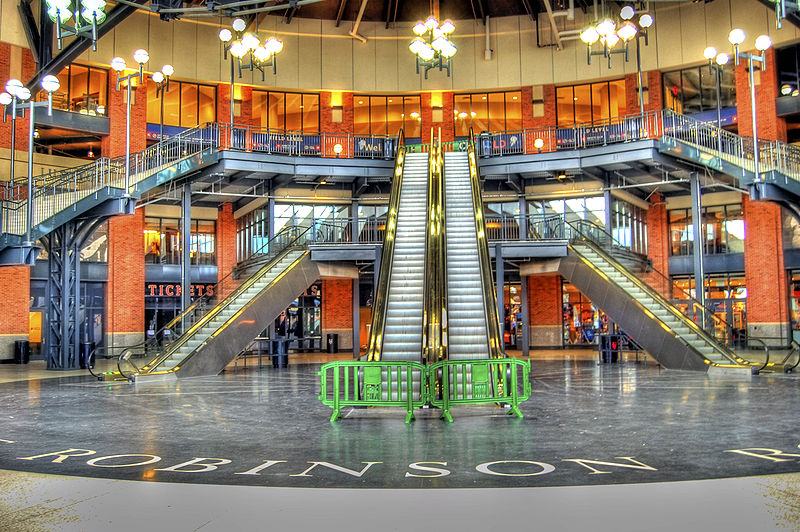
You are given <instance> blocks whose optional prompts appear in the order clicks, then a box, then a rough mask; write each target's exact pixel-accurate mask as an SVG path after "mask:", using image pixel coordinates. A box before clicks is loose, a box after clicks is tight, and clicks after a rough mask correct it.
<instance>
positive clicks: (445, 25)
mask: <svg viewBox="0 0 800 532" xmlns="http://www.w3.org/2000/svg"><path fill="white" fill-rule="evenodd" d="M441 29H442V33H444V34H445V35H447V34H448V33H453V32H454V31H456V25H455V24H453V21H452V20H450V19H447V20H445V21H444V22H442V26H441Z"/></svg>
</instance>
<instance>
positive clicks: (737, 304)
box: [672, 273, 747, 345]
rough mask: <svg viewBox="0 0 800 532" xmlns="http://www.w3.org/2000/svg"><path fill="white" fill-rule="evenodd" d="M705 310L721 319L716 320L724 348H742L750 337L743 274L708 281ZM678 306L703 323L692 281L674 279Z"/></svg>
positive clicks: (717, 276)
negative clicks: (710, 310)
mask: <svg viewBox="0 0 800 532" xmlns="http://www.w3.org/2000/svg"><path fill="white" fill-rule="evenodd" d="M705 286H706V306H707V307H708V308H709V309H712V310H713V312H714V315H715V316H716V317H717V318H718V319H717V320H714V329H715V331H714V332H715V336H716V338H717V340H718V341H719V342H721V343H723V344H725V345H740V344H741V343H743V342H744V339H745V336H746V334H747V286H746V284H745V277H744V274H743V273H723V274H715V275H709V276H707V277H706V282H705ZM672 298H673V302H674V303H675V306H676V307H678V308H679V309H680V310H681V311H682V312H683V313H684V314H686V315H687V316H689V317H690V318H691V319H693V320H695V321H696V322H698V323H699V322H700V317H699V312H697V305H696V304H695V303H694V302H693V301H692V299H690V298H693V299H697V293H696V291H695V281H694V279H693V278H691V277H674V278H673V279H672Z"/></svg>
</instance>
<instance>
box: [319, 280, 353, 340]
mask: <svg viewBox="0 0 800 532" xmlns="http://www.w3.org/2000/svg"><path fill="white" fill-rule="evenodd" d="M354 282H355V283H357V282H358V280H353V279H337V278H331V277H328V278H325V279H322V339H323V341H324V340H325V338H327V334H329V333H335V334H338V335H339V350H340V351H352V349H353V283H354Z"/></svg>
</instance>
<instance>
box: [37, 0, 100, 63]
mask: <svg viewBox="0 0 800 532" xmlns="http://www.w3.org/2000/svg"><path fill="white" fill-rule="evenodd" d="M46 4H47V16H49V17H50V20H52V21H53V22H54V23H55V26H56V40H57V41H58V49H59V50H61V41H62V39H63V38H64V37H71V36H73V35H83V34H87V35H89V36H90V37H91V39H92V50H93V51H95V52H96V51H97V26H98V25H99V24H102V23H103V21H105V20H106V14H105V11H103V10H104V9H105V7H106V0H75V9H74V11H73V9H72V1H71V0H46ZM73 16H74V17H75V25H74V26H68V25H67V24H66V23H67V22H69V19H71V18H72V17H73ZM81 20H83V22H82V23H81Z"/></svg>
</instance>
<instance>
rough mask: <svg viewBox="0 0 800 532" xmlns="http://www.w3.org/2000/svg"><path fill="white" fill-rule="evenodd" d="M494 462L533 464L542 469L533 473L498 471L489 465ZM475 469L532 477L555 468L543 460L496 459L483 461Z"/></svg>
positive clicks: (511, 475) (493, 473)
mask: <svg viewBox="0 0 800 532" xmlns="http://www.w3.org/2000/svg"><path fill="white" fill-rule="evenodd" d="M496 464H533V465H535V466H538V467H541V468H542V470H541V471H535V472H533V473H498V472H497V471H493V470H492V469H491V467H490V466H493V465H496ZM475 469H476V470H477V471H479V472H481V473H485V474H487V475H495V476H498V477H533V476H536V475H546V474H548V473H552V472H553V471H555V470H556V468H555V466H552V465H550V464H546V463H544V462H532V461H530V460H498V461H496V462H484V463H482V464H478V465H477V466H475Z"/></svg>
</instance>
